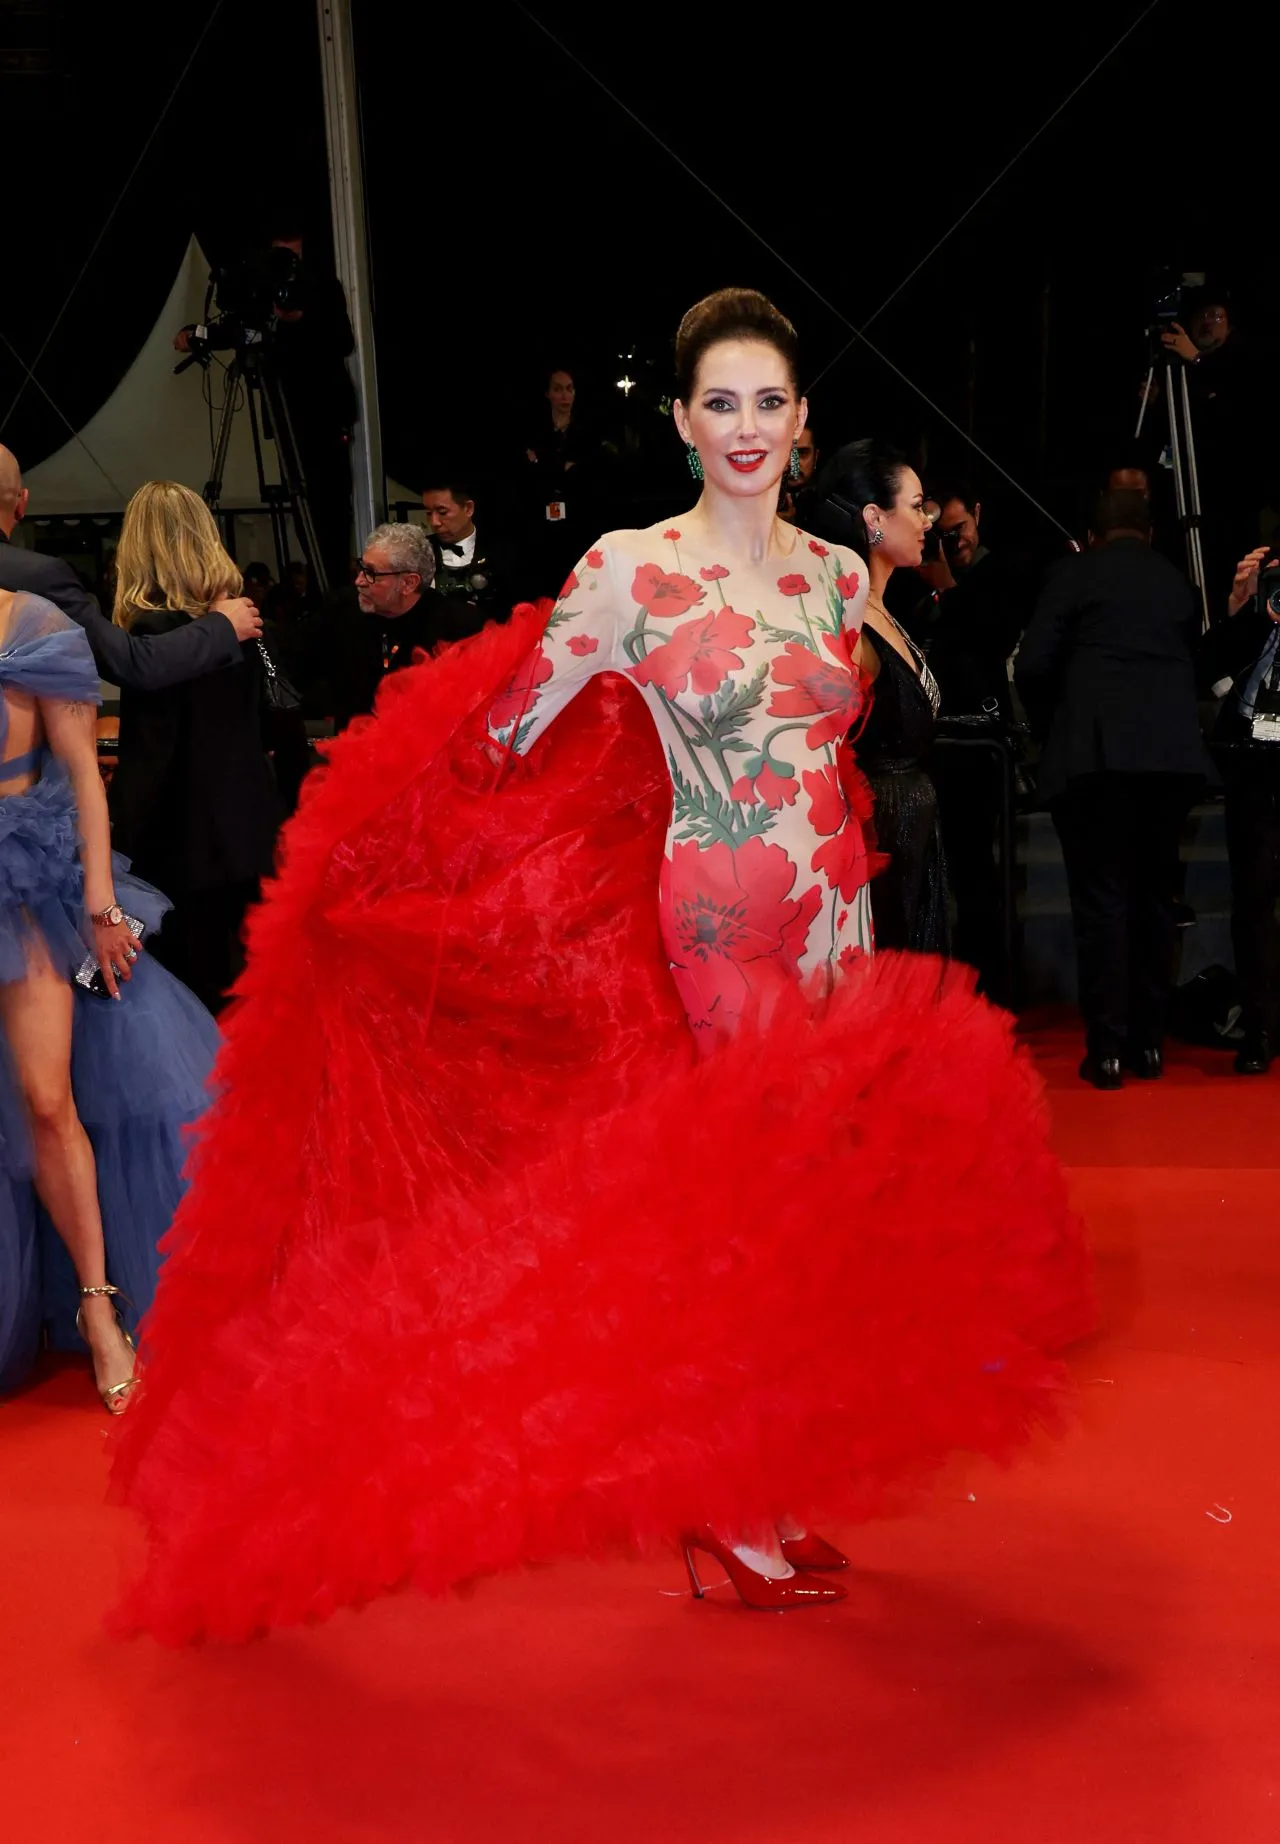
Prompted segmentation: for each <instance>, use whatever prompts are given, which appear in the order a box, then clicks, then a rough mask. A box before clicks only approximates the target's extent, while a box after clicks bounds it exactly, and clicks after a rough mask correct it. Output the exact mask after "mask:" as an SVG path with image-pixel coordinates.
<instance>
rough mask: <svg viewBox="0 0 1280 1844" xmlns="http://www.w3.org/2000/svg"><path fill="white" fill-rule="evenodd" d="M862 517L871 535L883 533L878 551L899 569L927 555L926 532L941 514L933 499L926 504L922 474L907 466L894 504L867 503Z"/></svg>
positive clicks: (907, 567) (911, 564)
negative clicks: (935, 508) (938, 512)
mask: <svg viewBox="0 0 1280 1844" xmlns="http://www.w3.org/2000/svg"><path fill="white" fill-rule="evenodd" d="M862 517H863V520H864V522H865V524H866V527H867V534H868V538H869V537H870V534H871V533H872V532H873V531H876V530H878V531H879V532H880V543H879V544H878V545H877V546H876V547H875V548H876V552H877V554H878V555H879V556H881V557H883V559H884V561H885V562H886V563H887V564H892V566H893V568H894V569H895V570H909V569H911V568H913V567H914V566H915V565H916V564H918V563H919V562H920V559H921V558H922V557H923V556H924V539H925V533H926V532H927V531H928V529H929V527H930V526H931V525H932V524H933V521H934V519H935V518H936V517H937V513H936V511H935V510H934V508H933V506H932V503H931V502H929V503H926V500H925V497H924V489H923V488H922V487H921V485H920V476H919V474H917V473H916V471H915V469H914V468H912V467H904V468H903V470H902V472H901V473H900V474H899V475H898V491H897V494H896V495H895V497H894V502H893V504H892V506H865V507H864V508H863V512H862Z"/></svg>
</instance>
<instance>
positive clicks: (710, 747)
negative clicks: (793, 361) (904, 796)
mask: <svg viewBox="0 0 1280 1844" xmlns="http://www.w3.org/2000/svg"><path fill="white" fill-rule="evenodd" d="M865 576H866V572H865V569H864V566H863V564H862V562H861V560H860V559H859V558H857V557H855V556H853V555H852V554H849V555H845V554H844V553H842V552H840V551H837V550H832V549H830V548H829V547H828V546H827V545H825V544H820V543H819V542H818V540H817V539H816V538H809V537H807V536H806V535H805V534H803V533H801V534H798V535H797V538H796V544H795V549H794V552H793V554H792V555H791V556H790V557H789V558H788V559H787V560H786V561H785V562H782V563H779V562H778V561H777V560H776V559H770V560H768V561H766V562H765V563H762V564H761V565H759V566H758V567H757V568H754V569H743V568H742V567H741V566H737V567H735V568H733V569H729V568H727V567H726V566H725V565H724V564H723V563H721V562H720V561H718V559H717V557H716V556H715V555H714V554H713V553H712V552H710V551H706V552H704V551H702V550H700V549H699V548H698V547H697V546H696V545H695V543H694V542H693V540H692V539H691V538H689V537H688V536H685V535H683V534H682V533H681V531H680V529H679V527H677V526H654V527H652V528H651V529H650V530H648V531H618V532H611V533H609V535H608V536H607V537H605V538H602V539H601V540H600V544H599V546H598V548H597V549H595V550H591V551H588V553H587V555H586V556H585V557H584V558H583V560H582V562H581V563H580V564H579V565H578V568H577V569H576V570H575V571H574V573H573V575H572V576H571V577H570V578H569V581H568V582H567V583H566V585H565V587H564V590H563V591H562V593H561V597H560V600H559V602H558V603H557V605H556V608H555V610H554V612H553V613H552V615H551V617H550V619H549V621H548V622H547V628H546V634H545V637H544V639H543V644H542V648H541V650H540V652H539V654H538V656H537V661H536V666H535V669H534V671H533V672H532V673H531V674H527V675H523V676H522V678H521V680H520V682H519V683H518V684H517V685H515V686H514V687H513V688H512V692H511V695H510V697H509V698H504V699H503V700H501V701H500V702H499V703H498V704H497V705H496V706H495V708H494V709H493V710H492V711H491V713H490V721H491V723H492V725H493V726H494V728H495V732H496V733H497V734H498V735H499V736H500V737H501V738H502V740H504V741H514V746H515V748H516V750H517V751H518V752H520V753H523V752H524V751H525V750H527V749H528V748H529V746H530V745H531V744H532V743H533V742H534V741H535V739H536V738H537V737H539V736H540V735H541V734H542V732H543V731H544V730H545V729H546V727H547V725H548V724H549V723H550V722H551V721H552V719H553V718H555V717H556V716H558V715H559V713H560V712H561V711H562V710H564V708H565V706H566V705H567V704H568V702H569V700H570V699H572V698H573V697H574V696H575V695H576V694H577V693H578V692H579V691H580V690H581V688H582V687H583V685H584V684H586V682H587V681H588V679H590V678H591V677H593V676H594V675H595V674H596V673H600V672H618V673H621V674H623V675H625V676H626V677H627V678H629V679H630V680H631V681H632V683H633V684H635V685H638V686H639V687H640V689H641V691H642V693H643V696H644V700H645V703H646V704H647V705H648V707H649V710H650V712H651V713H652V716H653V719H654V722H655V724H656V726H657V730H658V735H659V738H660V740H661V743H662V749H663V754H664V755H665V757H666V761H667V764H668V767H669V769H670V771H671V782H672V789H673V798H672V808H671V819H670V824H669V826H668V829H667V839H666V850H665V862H664V864H663V867H662V878H661V886H660V895H659V909H660V921H661V927H662V936H663V940H664V942H665V943H666V947H667V953H668V956H669V958H670V962H671V970H672V974H673V976H674V979H675V984H676V989H677V991H678V992H679V994H680V997H681V1000H682V1001H683V1003H684V1006H685V1009H686V1011H687V1013H688V1016H689V1022H690V1024H691V1025H692V1026H693V1028H694V1032H695V1036H697V1037H701V1038H706V1037H708V1036H709V1037H710V1038H711V1039H716V1038H719V1037H722V1036H724V1035H725V1034H726V1033H727V1032H728V1031H730V1030H732V1029H735V1028H736V1027H737V1025H738V1024H739V1023H740V1022H741V1019H742V1017H743V1015H744V1013H747V1012H758V1010H759V1007H760V1006H761V1005H762V1004H764V1003H766V1002H767V996H768V995H769V994H770V993H771V992H776V991H777V990H779V989H780V988H782V987H790V986H793V985H794V984H795V982H796V981H797V979H799V980H801V981H803V982H806V983H808V982H811V981H812V982H813V983H814V984H816V985H819V986H821V987H823V989H828V988H829V987H830V984H831V978H832V975H833V973H834V972H835V971H836V970H837V969H838V968H839V967H840V966H841V965H844V966H848V965H849V963H850V962H851V961H852V960H853V959H854V958H856V957H857V956H859V955H861V954H864V953H866V952H868V951H869V950H870V947H871V907H870V903H869V901H868V891H867V878H868V871H869V865H868V858H867V852H866V848H865V845H864V841H863V832H862V826H861V824H860V819H859V816H858V815H857V814H856V813H854V812H851V811H850V806H849V801H848V798H847V793H846V790H847V789H848V788H850V787H851V786H852V785H853V783H852V778H851V774H850V765H849V764H847V763H843V762H842V763H841V764H840V766H841V767H842V768H844V770H845V772H844V775H843V777H841V776H840V775H838V773H837V749H838V748H839V746H840V745H841V744H842V742H843V739H844V737H845V735H846V733H847V732H848V731H849V730H850V729H851V728H852V727H853V726H854V725H855V724H856V722H857V719H858V717H859V715H860V713H861V711H862V707H863V702H864V693H863V690H862V687H861V685H860V682H859V675H858V673H857V672H856V670H855V669H854V667H853V665H852V661H851V658H850V649H851V647H852V645H853V644H854V643H855V642H856V639H857V634H858V629H859V627H860V626H861V622H862V609H863V606H864V604H865V602H866V595H867V592H866V582H865ZM513 731H515V732H516V734H515V735H514V737H513ZM814 976H817V977H816V979H815V978H814Z"/></svg>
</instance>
